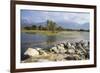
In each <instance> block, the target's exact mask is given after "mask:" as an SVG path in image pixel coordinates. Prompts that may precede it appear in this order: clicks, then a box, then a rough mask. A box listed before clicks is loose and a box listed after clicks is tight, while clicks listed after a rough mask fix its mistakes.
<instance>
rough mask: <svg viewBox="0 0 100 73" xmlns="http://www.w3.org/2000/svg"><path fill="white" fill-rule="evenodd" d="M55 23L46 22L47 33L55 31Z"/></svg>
mask: <svg viewBox="0 0 100 73" xmlns="http://www.w3.org/2000/svg"><path fill="white" fill-rule="evenodd" d="M56 25H57V24H56V23H55V22H53V21H51V20H47V30H48V31H52V32H55V30H56Z"/></svg>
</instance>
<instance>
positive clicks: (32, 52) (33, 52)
mask: <svg viewBox="0 0 100 73" xmlns="http://www.w3.org/2000/svg"><path fill="white" fill-rule="evenodd" d="M24 55H29V56H30V57H31V56H34V57H36V56H39V52H38V51H37V50H36V49H33V48H28V49H27V50H26V51H25V53H24Z"/></svg>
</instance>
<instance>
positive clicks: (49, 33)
mask: <svg viewBox="0 0 100 73" xmlns="http://www.w3.org/2000/svg"><path fill="white" fill-rule="evenodd" d="M21 32H26V33H38V34H44V35H57V33H58V31H55V32H52V31H45V30H25V29H23V30H21Z"/></svg>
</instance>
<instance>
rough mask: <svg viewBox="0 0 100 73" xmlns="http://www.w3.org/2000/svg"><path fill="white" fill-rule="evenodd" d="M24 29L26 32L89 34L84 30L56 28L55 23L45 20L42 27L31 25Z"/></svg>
mask: <svg viewBox="0 0 100 73" xmlns="http://www.w3.org/2000/svg"><path fill="white" fill-rule="evenodd" d="M24 29H26V30H47V31H51V32H55V31H87V32H89V30H84V29H65V28H63V27H61V26H58V25H57V23H56V22H54V21H52V20H47V21H46V24H45V25H44V26H43V25H32V26H26V27H24Z"/></svg>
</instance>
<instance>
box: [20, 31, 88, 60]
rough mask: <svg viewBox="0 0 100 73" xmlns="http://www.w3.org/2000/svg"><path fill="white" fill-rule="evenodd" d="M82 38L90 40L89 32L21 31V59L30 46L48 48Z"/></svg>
mask: <svg viewBox="0 0 100 73" xmlns="http://www.w3.org/2000/svg"><path fill="white" fill-rule="evenodd" d="M80 40H88V41H89V32H76V31H67V32H66V31H64V32H59V33H57V35H43V34H38V33H25V32H21V60H24V55H23V54H24V52H25V51H26V50H27V48H29V47H32V48H35V47H40V48H43V49H48V48H50V47H52V46H54V44H58V43H62V42H65V41H71V42H75V41H80Z"/></svg>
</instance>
